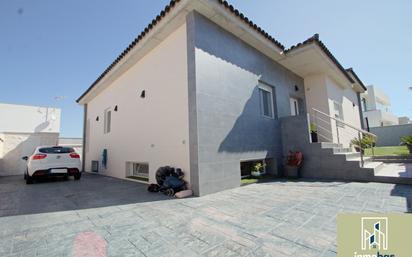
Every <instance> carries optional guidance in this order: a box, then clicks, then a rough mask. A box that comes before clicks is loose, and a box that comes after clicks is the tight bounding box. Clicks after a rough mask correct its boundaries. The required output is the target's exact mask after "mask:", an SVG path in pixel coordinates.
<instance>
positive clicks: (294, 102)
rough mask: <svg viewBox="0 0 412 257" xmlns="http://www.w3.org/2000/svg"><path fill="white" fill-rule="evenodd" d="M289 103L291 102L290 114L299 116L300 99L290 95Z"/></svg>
mask: <svg viewBox="0 0 412 257" xmlns="http://www.w3.org/2000/svg"><path fill="white" fill-rule="evenodd" d="M289 104H290V115H292V116H298V115H299V114H300V112H299V100H298V99H297V98H295V97H290V98H289Z"/></svg>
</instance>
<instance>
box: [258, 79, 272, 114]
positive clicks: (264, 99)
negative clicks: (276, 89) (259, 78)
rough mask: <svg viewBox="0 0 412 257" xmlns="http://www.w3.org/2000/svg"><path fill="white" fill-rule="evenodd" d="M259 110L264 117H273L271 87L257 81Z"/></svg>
mask: <svg viewBox="0 0 412 257" xmlns="http://www.w3.org/2000/svg"><path fill="white" fill-rule="evenodd" d="M259 98H260V110H261V113H262V115H263V116H264V117H267V118H272V119H273V89H272V87H270V86H267V85H264V84H262V83H259Z"/></svg>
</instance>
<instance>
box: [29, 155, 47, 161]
mask: <svg viewBox="0 0 412 257" xmlns="http://www.w3.org/2000/svg"><path fill="white" fill-rule="evenodd" d="M46 157H47V154H36V155H33V157H31V159H32V160H42V159H44V158H46Z"/></svg>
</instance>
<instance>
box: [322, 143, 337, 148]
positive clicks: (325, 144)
mask: <svg viewBox="0 0 412 257" xmlns="http://www.w3.org/2000/svg"><path fill="white" fill-rule="evenodd" d="M320 144H321V148H341V147H342V146H343V145H342V144H336V143H330V142H321V143H320Z"/></svg>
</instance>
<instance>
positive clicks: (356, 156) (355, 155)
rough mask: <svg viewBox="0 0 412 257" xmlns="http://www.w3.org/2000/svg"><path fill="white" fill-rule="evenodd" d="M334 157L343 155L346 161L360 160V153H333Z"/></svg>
mask: <svg viewBox="0 0 412 257" xmlns="http://www.w3.org/2000/svg"><path fill="white" fill-rule="evenodd" d="M335 154H336V155H344V156H345V157H346V160H348V161H349V160H351V161H352V160H354V159H359V160H360V153H357V152H347V153H335Z"/></svg>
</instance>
